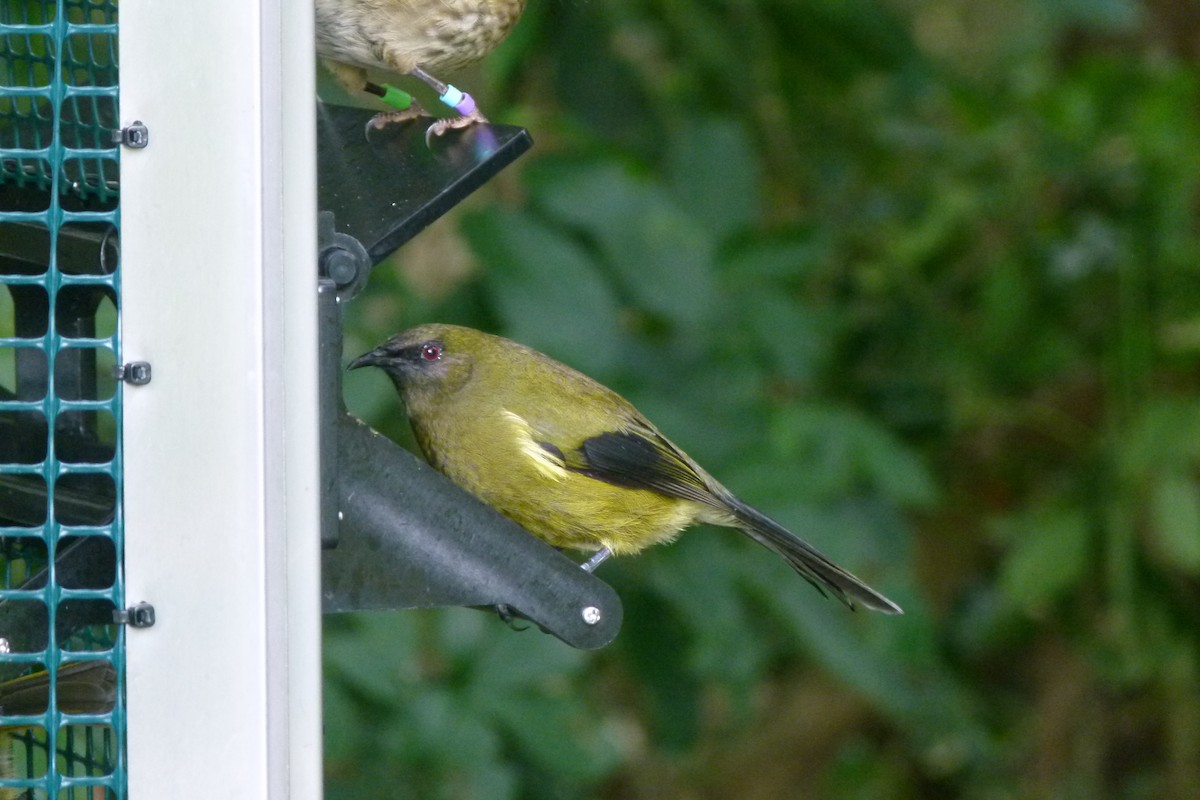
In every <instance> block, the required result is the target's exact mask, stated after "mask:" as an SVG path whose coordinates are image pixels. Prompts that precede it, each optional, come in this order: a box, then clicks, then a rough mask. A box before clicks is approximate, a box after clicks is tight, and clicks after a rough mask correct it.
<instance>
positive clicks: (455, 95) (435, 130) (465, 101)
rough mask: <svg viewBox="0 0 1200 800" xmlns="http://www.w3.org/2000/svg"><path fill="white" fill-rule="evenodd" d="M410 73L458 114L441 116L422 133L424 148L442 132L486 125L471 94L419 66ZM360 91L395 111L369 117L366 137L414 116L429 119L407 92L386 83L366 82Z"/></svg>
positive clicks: (430, 115)
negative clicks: (373, 96) (367, 93)
mask: <svg viewBox="0 0 1200 800" xmlns="http://www.w3.org/2000/svg"><path fill="white" fill-rule="evenodd" d="M410 74H411V75H413V76H414V77H417V78H419V79H421V80H422V81H424V82H425V83H427V84H429V86H430V87H432V88H433V89H434V91H436V92H437V93H438V99H439V100H441V101H442V103H444V104H445V105H446V106H447V107H449V108H452V109H454V110H455V111H457V112H458V116H456V117H443V118H441V119H438V120H436V121H435V122H434V123H433V124H432V125H430V126H429V128H428V129H427V130H426V131H425V144H426V145H429V143H430V142H431V141H432V137H434V136H441V135H442V134H444V133H445V132H446V131H449V130H456V129H459V128H466V127H468V126H470V125H474V124H476V123H480V122H487V117H485V116H484V115H483V113H482V112H481V111H480V110H479V108H478V107H477V106H476V105H475V99H474V98H473V97H471V95H469V94H467V93H466V92H464V91H461V90H460V89H458V88H457V87H455V86H451V85H449V84H446V83H442V82H441V81H439V80H438V79H437V78H435V77H433V76H432V75H430V74H429V73H428V72H425V71H424V70H422V69H421V68H420V67H417V68H415V69H413V71H412V72H411V73H410ZM364 89H365V90H366V91H367V92H369V93H370V94H373V95H375V96H376V97H378V98H379V99H380V100H382V101H383V102H385V103H387V104H388V105H390V106H392V107H394V108H395V109H396V110H395V111H381V112H379V113H378V114H376V115H375V116H374V117H372V118H371V120H370V122H368V123H367V131H366V132H367V136H368V138H369V137H370V134H371V131H372V130H378V129H380V128H384V127H387V126H388V125H395V124H397V123H401V122H408V121H410V120H414V119H417V118H418V117H432V116H433V115H432V114H430V113H429V112H428V111H426V110H425V109H424V107H422V106H421V104H420V103H419V102H418V101H417V100H416V99H415V98H414V97H413V96H412V95H410V94H409V93H408V92H405V91H403V90H401V89H397V88H396V87H395V86H392V85H390V84H386V83H385V84H382V85H381V84H377V83H367V84H366V86H365V87H364Z"/></svg>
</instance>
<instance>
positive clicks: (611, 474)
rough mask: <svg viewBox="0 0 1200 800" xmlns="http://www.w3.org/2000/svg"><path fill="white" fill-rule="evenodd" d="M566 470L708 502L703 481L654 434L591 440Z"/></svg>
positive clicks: (626, 433)
mask: <svg viewBox="0 0 1200 800" xmlns="http://www.w3.org/2000/svg"><path fill="white" fill-rule="evenodd" d="M572 456H573V457H569V458H567V459H566V466H567V469H570V470H573V471H575V472H578V473H580V474H583V475H587V476H588V477H590V478H595V479H596V480H600V481H604V482H605V483H611V484H613V485H614V486H627V487H629V488H631V489H650V490H652V491H655V492H660V493H662V494H665V495H668V496H670V497H679V498H683V499H685V500H696V501H699V502H702V503H709V502H711V501H712V493H711V491H710V490H709V488H708V487H707V486H705V484H704V479H703V478H701V477H700V476H699V475H697V474H696V470H695V469H693V468H692V466H691V465H690V464H689V463H688V462H687V459H686V458H684V457H682V456H681V455H680V454H679V452H678V451H677V450H676V449H675V448H674V447H673V446H672V445H671V443H670V442H668V441H667V440H666V439H664V438H662V437H661V436H659V435H658V434H657V433H656V432H652V431H647V432H646V434H643V433H642V432H640V431H620V432H610V433H602V434H600V435H599V436H593V437H592V438H590V439H587V440H585V441H584V442H583V444H581V445H580V446H579V448H578V450H576V451H575V453H573V454H572Z"/></svg>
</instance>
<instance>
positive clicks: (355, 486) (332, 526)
mask: <svg viewBox="0 0 1200 800" xmlns="http://www.w3.org/2000/svg"><path fill="white" fill-rule="evenodd" d="M370 117H371V112H369V111H364V110H362V109H350V108H341V107H335V106H327V105H322V106H321V107H320V108H319V110H318V117H317V124H318V141H319V159H318V175H319V180H320V191H319V202H320V207H321V219H320V225H319V232H318V250H319V254H320V255H319V265H318V276H319V277H318V315H319V337H320V346H319V347H320V355H319V359H320V363H319V378H320V386H321V398H320V413H321V431H320V439H321V469H322V474H321V490H322V504H321V506H322V507H321V542H322V545H323V547H324V550H323V553H322V590H321V591H322V601H323V608H324V610H325V612H326V613H334V612H342V611H354V610H367V609H399V608H432V607H438V606H506V607H507V608H508V609H509V610H510V611H512V612H514V613H516V614H518V615H519V616H522V617H525V618H528V619H529V620H531V621H533V622H534V623H536V624H537V625H539V626H540V627H541V628H542V629H543V630H545V631H547V632H549V633H551V634H553V635H555V636H557V637H558V638H560V639H562V640H563V641H564V642H566V643H568V644H570V645H573V646H575V647H580V648H588V649H591V648H597V647H603V646H604V645H606V644H608V643H609V642H611V641H612V640H613V639H614V638H615V637H616V635H617V632H618V631H619V630H620V627H621V617H622V608H621V601H620V598H618V597H617V595H616V593H615V592H614V591H613V590H612V589H611V588H610V587H609V586H608V585H607V584H605V583H604V582H603V581H601V580H599V579H598V578H596V577H595V576H593V575H591V574H590V573H588V572H585V571H583V570H582V569H580V568H579V565H578V564H576V563H575V562H574V561H572V560H571V559H569V558H567V557H566V556H564V555H563V554H561V553H559V552H558V551H557V550H555V549H554V548H552V547H550V546H548V545H546V544H545V543H543V542H542V541H541V540H540V539H537V538H535V537H534V536H532V535H530V534H529V533H528V532H526V531H524V530H523V529H521V528H520V527H519V526H517V525H516V524H515V523H513V522H511V521H510V520H508V519H506V518H505V517H503V516H501V515H500V514H498V513H497V512H496V511H494V510H493V509H491V508H489V507H488V506H486V505H484V504H483V503H481V502H479V501H478V500H476V499H475V498H474V497H472V496H471V495H469V494H467V493H466V492H464V491H463V490H461V489H459V488H458V487H457V486H455V485H454V484H453V483H451V482H450V481H449V480H448V479H446V478H445V477H443V476H442V475H441V474H439V473H437V472H436V471H434V470H433V469H432V468H430V467H428V466H427V465H425V464H424V463H423V462H421V461H420V460H419V459H417V458H416V457H415V456H413V455H412V454H411V453H409V452H408V451H406V450H404V449H403V448H401V447H399V446H397V445H396V444H394V443H392V442H391V441H389V440H388V439H386V438H385V437H383V436H381V435H379V434H377V433H375V432H374V431H372V430H370V429H369V428H368V427H367V426H366V425H364V424H363V423H362V422H360V421H358V420H357V419H355V418H353V417H351V416H350V415H349V414H347V413H346V411H345V406H344V404H343V402H342V364H341V358H342V308H343V304H344V303H345V302H348V301H349V300H351V299H353V298H354V296H355V295H357V294H358V292H359V291H361V290H362V288H363V286H364V285H365V283H366V279H367V275H368V273H369V271H370V268H371V266H373V265H374V264H375V263H377V262H378V261H379V260H380V259H382V258H384V257H385V256H387V255H388V254H390V253H391V252H392V251H393V250H395V249H396V248H397V247H399V246H400V245H402V244H404V243H405V242H407V241H408V240H409V239H411V238H412V237H413V236H415V235H416V234H417V233H418V232H420V231H421V230H422V229H424V228H425V227H426V226H428V225H429V224H430V223H431V222H433V221H434V220H435V219H437V218H438V217H439V216H441V215H442V214H444V213H445V212H446V211H448V210H449V209H450V208H452V207H453V206H455V205H456V204H457V203H458V202H460V201H461V200H463V199H464V198H465V197H466V196H467V195H469V194H470V193H471V192H473V191H474V190H475V189H477V188H478V187H479V186H481V185H482V184H483V183H484V182H485V181H486V180H488V179H489V178H490V177H492V176H493V175H495V174H496V173H497V172H499V171H500V169H502V168H504V167H505V166H507V165H508V164H510V163H512V161H513V160H515V159H516V158H517V156H519V155H520V154H521V153H523V152H524V151H525V150H527V149H529V147H530V146H531V144H532V142H531V140H530V138H529V135H528V134H527V133H526V132H525V131H524V130H522V129H520V128H512V127H507V126H495V125H475V126H472V127H470V128H468V129H466V130H463V131H451V132H449V133H447V134H446V135H445V136H444V137H440V138H435V139H434V140H433V143H432V145H431V146H426V144H425V138H424V137H425V127H426V126H424V125H421V124H416V123H413V124H407V125H401V126H397V127H395V128H385V129H384V130H381V131H372V132H371V138H370V140H367V138H366V135H365V133H364V131H365V129H366V123H367V121H368V120H369V119H370Z"/></svg>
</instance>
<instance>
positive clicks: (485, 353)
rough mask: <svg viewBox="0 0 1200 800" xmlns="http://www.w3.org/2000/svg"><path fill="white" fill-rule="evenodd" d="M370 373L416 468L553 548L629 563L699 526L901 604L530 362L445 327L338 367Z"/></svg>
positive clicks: (498, 344)
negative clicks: (403, 427)
mask: <svg viewBox="0 0 1200 800" xmlns="http://www.w3.org/2000/svg"><path fill="white" fill-rule="evenodd" d="M367 366H373V367H379V368H381V369H382V370H383V371H384V372H385V373H386V374H387V376H388V377H389V378H390V379H391V381H392V383H393V385H394V386H395V387H396V390H397V391H398V392H399V394H400V395H401V397H402V398H403V400H404V405H405V408H406V409H407V411H408V418H409V422H410V424H411V425H412V429H413V433H414V434H415V436H416V440H417V443H418V444H419V446H420V448H421V450H422V452H423V453H424V455H425V458H426V459H427V460H428V461H429V463H430V464H432V465H433V466H434V467H435V468H437V469H438V470H440V471H441V472H442V473H444V474H445V475H446V476H448V477H449V478H450V479H451V480H453V481H454V482H455V483H457V484H458V485H459V486H461V487H462V488H464V489H466V490H467V491H468V492H470V493H471V494H473V495H475V496H476V497H478V498H479V499H480V500H482V501H484V502H485V503H487V504H489V505H491V506H492V507H493V508H495V509H496V510H498V511H499V512H500V513H502V514H504V515H505V516H507V517H509V518H510V519H512V520H513V521H514V522H516V523H518V524H519V525H522V526H523V527H525V529H526V530H528V531H529V532H531V533H533V534H534V535H536V536H538V537H539V538H541V539H543V540H544V541H546V542H547V543H549V544H551V545H554V546H556V547H569V548H574V549H578V550H584V551H588V552H591V553H593V555H592V556H591V557H590V558H589V559H588V560H587V561H586V562H585V563H584V564H583V568H584V569H587V570H589V571H590V570H592V569H594V568H595V567H596V566H597V565H599V564H600V563H601V562H603V561H604V560H605V559H606V558H608V557H609V556H610V555H624V554H627V553H636V552H638V551H639V550H642V549H643V548H645V547H648V546H650V545H652V544H657V543H659V542H668V541H671V540H672V539H674V538H675V537H676V536H678V535H679V533H680V532H681V531H682V530H683V529H684V528H686V527H688V526H690V525H693V524H696V523H710V524H713V525H720V526H724V527H731V528H736V529H738V530H740V531H741V532H742V533H744V534H745V535H746V536H748V537H749V538H751V539H753V540H754V541H755V542H758V543H759V544H760V545H762V546H764V547H766V548H767V549H769V550H771V551H773V552H774V553H776V554H777V555H779V556H781V557H782V558H783V559H784V560H785V561H786V562H787V563H788V564H789V565H790V566H791V567H792V569H794V570H795V571H796V572H798V573H799V574H800V576H801V577H803V578H804V579H805V580H807V581H808V582H809V583H811V584H812V585H813V586H815V587H816V588H817V589H818V590H819V591H821V593H822V594H824V593H826V592H829V593H831V594H833V595H834V596H835V597H837V598H838V599H839V600H841V601H842V602H843V603H845V604H846V605H848V606H850V607H851V608H853V607H854V605H855V604H856V603H860V604H862V605H863V606H865V607H867V608H871V609H874V610H876V611H882V612H884V613H887V614H899V613H902V612H901V609H900V607H899V606H897V605H896V604H895V603H893V602H892V601H891V600H889V599H887V598H886V597H884V596H883V595H882V594H880V593H879V592H877V591H875V590H874V589H872V588H871V587H869V586H867V585H866V584H865V583H863V582H862V581H861V580H859V579H858V578H856V577H854V576H853V575H851V574H850V573H849V572H847V571H846V570H844V569H842V568H841V567H839V566H837V565H836V564H834V563H833V562H832V561H830V560H829V559H828V558H826V557H825V556H823V555H822V554H821V553H819V552H818V551H817V550H816V549H815V548H813V547H812V546H811V545H809V544H808V543H807V542H805V541H804V540H802V539H800V538H799V537H798V536H796V535H795V534H793V533H791V532H790V531H788V530H787V529H786V528H784V527H783V526H782V525H780V524H779V523H777V522H775V521H774V520H772V519H770V518H769V517H767V516H766V515H765V514H762V513H761V512H759V511H757V510H755V509H754V508H751V507H750V506H749V505H747V504H746V503H744V502H742V501H741V500H739V499H738V498H737V497H735V496H734V495H733V494H732V493H731V492H730V491H729V490H728V489H726V488H725V487H724V486H722V485H721V484H720V483H719V482H717V480H716V479H715V478H713V477H712V476H711V475H709V474H708V473H707V472H705V471H704V470H703V469H701V468H700V466H699V465H698V464H697V463H696V462H695V461H693V460H692V459H691V458H689V457H688V456H687V454H685V453H684V452H683V451H682V450H680V449H679V448H678V447H677V446H676V445H674V444H673V443H672V442H670V441H669V440H668V439H667V438H666V437H665V436H663V435H662V434H661V433H659V431H658V429H657V428H655V427H654V425H652V424H651V423H650V421H649V420H647V419H646V418H645V417H644V416H642V415H641V413H639V412H638V410H637V409H636V408H634V407H633V406H632V405H631V404H630V403H629V402H628V401H627V400H625V399H624V398H622V397H621V396H620V395H618V394H616V393H615V392H613V391H611V390H610V389H607V388H605V387H604V386H601V385H600V384H599V383H597V382H595V381H593V380H592V379H591V378H589V377H587V376H586V375H583V374H582V373H579V372H576V371H575V370H573V369H571V368H570V367H568V366H566V365H564V364H561V363H559V362H557V361H555V360H553V359H551V358H550V357H548V356H546V355H543V354H542V353H539V352H537V351H536V350H532V349H530V348H528V347H525V346H524V345H520V344H517V343H516V342H512V341H509V340H508V339H504V338H501V337H499V336H492V335H490V334H486V333H482V332H480V331H476V330H472V329H470V328H463V327H459V326H455V325H421V326H419V327H416V328H411V329H409V330H406V331H403V332H402V333H398V334H396V335H395V336H393V337H392V338H391V339H389V340H388V341H387V342H385V343H384V344H382V345H380V346H379V347H377V348H375V349H374V350H372V351H371V352H369V353H366V354H364V355H362V356H359V357H358V358H356V359H355V360H354V361H352V362H351V363H350V367H349V368H350V369H357V368H360V367H367Z"/></svg>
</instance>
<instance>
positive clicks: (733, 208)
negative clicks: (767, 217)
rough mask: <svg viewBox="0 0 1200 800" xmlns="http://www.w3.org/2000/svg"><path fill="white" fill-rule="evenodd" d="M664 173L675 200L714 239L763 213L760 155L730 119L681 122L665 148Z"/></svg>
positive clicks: (742, 227)
mask: <svg viewBox="0 0 1200 800" xmlns="http://www.w3.org/2000/svg"><path fill="white" fill-rule="evenodd" d="M666 177H667V180H668V181H669V182H670V185H671V189H672V192H673V194H674V196H675V202H676V203H678V204H679V206H680V207H681V208H686V209H688V211H689V213H690V214H691V216H692V218H693V219H695V220H697V221H698V222H700V224H702V225H703V226H704V227H705V228H706V229H707V230H709V231H711V232H712V235H713V236H714V237H715V238H716V239H718V240H720V239H724V238H726V237H728V236H729V235H730V234H733V233H737V232H738V231H742V230H745V229H747V228H751V227H754V226H755V225H757V224H758V223H759V220H760V218H761V217H762V213H763V198H762V186H761V179H760V175H759V165H758V157H757V155H756V154H755V152H754V148H753V146H752V144H751V142H750V139H749V137H748V136H747V135H746V131H745V129H744V128H743V127H742V126H741V125H739V124H738V123H736V122H734V121H733V120H728V119H705V120H696V121H693V122H691V123H690V124H688V125H685V126H684V127H683V128H682V129H681V130H680V131H679V132H678V133H676V135H675V136H674V137H673V138H672V140H671V142H670V145H669V148H668V150H667V176H666Z"/></svg>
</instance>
